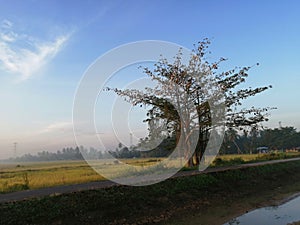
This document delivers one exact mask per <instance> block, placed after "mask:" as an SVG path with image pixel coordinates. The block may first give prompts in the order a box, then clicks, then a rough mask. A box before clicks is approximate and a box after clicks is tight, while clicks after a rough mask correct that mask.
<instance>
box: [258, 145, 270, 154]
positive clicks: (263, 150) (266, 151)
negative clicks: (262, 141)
mask: <svg viewBox="0 0 300 225" xmlns="http://www.w3.org/2000/svg"><path fill="white" fill-rule="evenodd" d="M256 150H257V152H258V153H260V154H261V153H268V152H269V147H266V146H262V147H258V148H256Z"/></svg>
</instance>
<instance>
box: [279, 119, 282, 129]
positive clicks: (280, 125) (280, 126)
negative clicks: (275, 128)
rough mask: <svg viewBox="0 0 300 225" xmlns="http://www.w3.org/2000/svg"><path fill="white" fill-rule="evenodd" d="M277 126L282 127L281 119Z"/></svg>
mask: <svg viewBox="0 0 300 225" xmlns="http://www.w3.org/2000/svg"><path fill="white" fill-rule="evenodd" d="M279 128H280V129H281V128H282V124H281V121H279Z"/></svg>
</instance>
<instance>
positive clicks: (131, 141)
mask: <svg viewBox="0 0 300 225" xmlns="http://www.w3.org/2000/svg"><path fill="white" fill-rule="evenodd" d="M130 147H132V133H130Z"/></svg>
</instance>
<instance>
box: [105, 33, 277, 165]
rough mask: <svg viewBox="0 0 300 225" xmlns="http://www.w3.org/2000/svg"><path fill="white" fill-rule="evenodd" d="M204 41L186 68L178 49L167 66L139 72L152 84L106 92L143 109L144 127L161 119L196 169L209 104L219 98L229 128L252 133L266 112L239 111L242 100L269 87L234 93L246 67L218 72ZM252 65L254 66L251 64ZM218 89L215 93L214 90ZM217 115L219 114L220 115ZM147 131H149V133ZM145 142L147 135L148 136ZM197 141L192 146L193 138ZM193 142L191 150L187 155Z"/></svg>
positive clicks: (207, 130)
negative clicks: (209, 56)
mask: <svg viewBox="0 0 300 225" xmlns="http://www.w3.org/2000/svg"><path fill="white" fill-rule="evenodd" d="M209 45H210V40H209V39H204V40H203V41H200V42H198V45H195V46H194V47H195V48H194V50H193V53H192V55H191V56H190V59H189V62H188V63H187V64H184V63H183V58H182V51H181V50H179V52H178V54H177V55H176V56H175V60H174V62H173V63H170V62H168V61H167V60H166V59H164V58H161V59H160V60H159V61H158V63H156V64H155V65H154V67H155V68H154V69H153V70H151V69H149V68H147V67H146V68H143V71H144V73H145V74H146V75H148V76H149V77H150V78H151V79H152V80H153V81H154V82H156V86H155V87H154V88H150V87H147V88H146V89H145V90H137V89H125V90H120V89H117V88H107V89H108V90H113V91H114V92H115V93H116V94H118V95H120V96H122V97H124V99H125V100H126V101H128V102H130V103H131V104H133V105H148V106H151V109H150V110H149V111H148V114H147V115H148V119H147V120H146V121H147V122H148V123H149V125H152V126H153V124H160V123H157V122H153V121H154V120H162V121H164V123H165V124H166V126H165V127H166V130H165V131H164V133H166V131H167V133H168V134H169V135H171V136H175V139H176V144H177V146H179V148H182V151H183V154H184V156H185V158H186V159H187V160H188V165H189V166H193V165H199V163H200V160H201V158H202V156H203V154H204V151H205V149H206V146H207V143H208V140H209V137H210V134H211V132H212V128H213V124H212V117H211V116H212V114H211V110H212V105H211V102H213V103H214V104H220V103H219V102H220V101H221V98H222V96H221V95H223V96H224V97H225V106H226V114H225V115H226V116H225V124H226V126H227V127H228V128H231V129H247V128H248V129H249V127H250V128H251V129H252V128H253V127H257V125H258V124H259V123H260V122H262V121H266V120H267V117H268V110H269V108H255V107H252V108H250V109H239V107H240V106H241V105H242V100H243V99H246V98H248V97H250V96H254V95H256V94H258V93H260V92H263V91H265V90H267V89H268V88H271V86H263V87H258V88H246V89H238V85H239V84H241V83H243V82H245V79H246V78H247V77H248V71H249V70H250V69H251V66H248V67H236V68H234V69H232V70H229V71H225V72H222V71H219V66H220V64H221V63H222V62H224V61H226V59H225V58H220V59H219V60H218V61H217V62H209V61H208V60H207V56H208V55H209V54H210V52H209V51H208V48H209ZM257 65H258V64H257ZM215 87H218V88H219V89H221V92H222V93H221V92H220V90H216V89H214V88H215ZM221 113H222V112H221ZM152 130H153V129H152ZM149 133H150V137H149V139H153V138H154V139H155V137H151V135H152V133H153V132H151V131H150V132H149ZM195 134H196V135H197V143H196V144H195V143H193V140H194V135H195ZM193 144H194V147H195V151H194V152H193V151H191V150H192V147H191V146H193Z"/></svg>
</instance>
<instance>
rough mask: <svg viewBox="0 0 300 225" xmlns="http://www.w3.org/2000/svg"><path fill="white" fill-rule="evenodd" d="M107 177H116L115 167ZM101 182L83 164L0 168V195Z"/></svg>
mask: <svg viewBox="0 0 300 225" xmlns="http://www.w3.org/2000/svg"><path fill="white" fill-rule="evenodd" d="M296 156H299V153H286V154H276V155H271V154H260V155H257V154H252V155H222V156H218V157H217V158H216V159H215V161H214V163H213V164H212V165H211V166H227V165H236V164H241V163H247V162H255V161H263V160H269V159H281V158H289V157H296ZM158 160H161V159H152V158H147V159H126V160H123V161H124V162H125V163H127V164H131V165H136V166H141V167H142V166H148V165H153V164H155V163H156V162H157V161H158ZM115 168H116V169H114V166H112V169H111V173H112V174H113V173H116V171H117V165H115ZM104 179H105V178H104V177H102V176H100V175H99V174H98V173H97V172H95V171H94V170H93V169H92V168H91V167H90V166H89V165H88V164H87V163H86V162H85V161H57V162H38V163H17V164H2V165H0V193H6V192H14V191H19V190H26V189H38V188H43V187H51V186H58V185H66V184H77V183H84V182H91V181H100V180H104Z"/></svg>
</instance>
